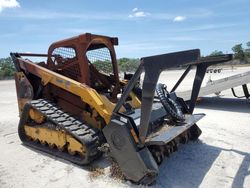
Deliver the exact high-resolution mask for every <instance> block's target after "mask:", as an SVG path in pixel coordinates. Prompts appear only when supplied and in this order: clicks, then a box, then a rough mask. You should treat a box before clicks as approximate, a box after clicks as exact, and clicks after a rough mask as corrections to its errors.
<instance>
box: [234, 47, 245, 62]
mask: <svg viewBox="0 0 250 188" xmlns="http://www.w3.org/2000/svg"><path fill="white" fill-rule="evenodd" d="M232 50H233V52H234V58H235V59H239V60H245V53H244V48H243V47H242V44H236V45H235V46H234V47H233V48H232Z"/></svg>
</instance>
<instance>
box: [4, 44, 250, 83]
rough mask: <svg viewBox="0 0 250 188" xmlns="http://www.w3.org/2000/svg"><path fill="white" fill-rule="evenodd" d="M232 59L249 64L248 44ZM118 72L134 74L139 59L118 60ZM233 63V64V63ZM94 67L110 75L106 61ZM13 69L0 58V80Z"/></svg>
mask: <svg viewBox="0 0 250 188" xmlns="http://www.w3.org/2000/svg"><path fill="white" fill-rule="evenodd" d="M232 51H233V58H234V60H237V63H236V64H247V63H250V42H247V43H246V44H245V45H243V44H236V45H235V46H233V47H232ZM223 54H224V53H223V52H222V51H218V50H215V51H213V52H212V53H211V54H210V55H209V56H215V55H223ZM117 62H118V67H119V71H120V72H134V71H135V70H136V69H137V67H138V66H139V63H140V59H137V58H126V57H124V58H120V59H118V60H117ZM234 63H235V62H234ZM94 65H95V66H96V68H97V69H98V70H102V71H103V72H106V73H110V72H112V65H111V63H110V62H108V61H96V62H94ZM14 73H15V67H14V64H13V63H12V60H11V58H10V57H7V58H0V79H10V78H13V75H14Z"/></svg>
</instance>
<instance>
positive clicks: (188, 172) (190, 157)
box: [153, 141, 250, 188]
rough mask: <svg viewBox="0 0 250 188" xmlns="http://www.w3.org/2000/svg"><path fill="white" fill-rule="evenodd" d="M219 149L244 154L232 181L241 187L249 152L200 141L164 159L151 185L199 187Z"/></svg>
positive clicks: (249, 156)
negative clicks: (153, 183) (154, 181)
mask: <svg viewBox="0 0 250 188" xmlns="http://www.w3.org/2000/svg"><path fill="white" fill-rule="evenodd" d="M221 151H228V152H236V153H238V154H241V155H243V156H244V160H243V162H242V164H241V166H240V168H239V170H238V171H237V174H236V175H235V177H234V180H233V183H232V187H234V188H236V187H243V183H244V179H245V177H246V176H247V175H249V174H250V172H249V170H248V169H249V167H250V154H249V153H246V152H241V151H237V150H227V149H224V148H219V147H214V146H211V145H207V144H205V143H202V142H201V141H198V142H194V143H190V144H187V145H185V146H183V147H181V148H180V150H179V151H178V152H176V153H174V154H173V155H172V156H171V157H170V158H169V159H167V160H165V161H164V162H163V164H161V166H160V174H159V176H158V178H157V182H156V184H155V185H154V186H153V187H157V188H158V187H159V188H160V187H162V188H163V187H168V188H174V187H187V188H188V187H190V188H191V187H192V188H196V187H199V186H200V184H201V183H202V181H203V179H204V177H205V176H206V174H207V172H208V171H209V169H210V168H211V167H212V165H213V163H214V161H215V160H216V158H217V157H218V156H219V154H220V153H221Z"/></svg>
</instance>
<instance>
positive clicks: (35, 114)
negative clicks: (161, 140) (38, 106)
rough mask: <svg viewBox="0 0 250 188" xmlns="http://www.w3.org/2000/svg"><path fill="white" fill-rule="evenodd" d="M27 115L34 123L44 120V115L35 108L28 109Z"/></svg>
mask: <svg viewBox="0 0 250 188" xmlns="http://www.w3.org/2000/svg"><path fill="white" fill-rule="evenodd" d="M29 116H30V118H31V119H32V120H34V121H35V122H36V123H42V122H43V121H44V120H45V117H44V116H43V115H42V114H41V113H40V112H38V111H37V110H35V109H30V110H29Z"/></svg>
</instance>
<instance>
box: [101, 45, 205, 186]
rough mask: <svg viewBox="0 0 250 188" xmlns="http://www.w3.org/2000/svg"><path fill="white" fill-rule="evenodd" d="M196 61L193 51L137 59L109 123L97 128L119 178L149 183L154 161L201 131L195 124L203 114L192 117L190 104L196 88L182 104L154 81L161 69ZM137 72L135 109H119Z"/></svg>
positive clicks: (196, 82)
mask: <svg viewBox="0 0 250 188" xmlns="http://www.w3.org/2000/svg"><path fill="white" fill-rule="evenodd" d="M198 59H199V50H190V51H183V52H177V53H171V54H164V55H159V56H152V57H146V58H142V59H141V64H140V66H139V68H138V70H137V71H136V72H135V74H134V76H133V77H132V78H131V80H130V82H129V84H128V85H127V87H126V89H125V91H124V93H123V95H122V96H121V98H120V100H119V101H118V103H117V105H116V107H115V109H114V111H113V116H112V118H111V121H110V123H109V125H108V126H106V127H105V128H104V129H103V133H104V136H105V138H106V140H107V143H108V144H109V146H110V151H111V155H112V157H113V158H114V159H115V160H116V161H117V163H118V164H119V166H120V168H121V170H122V172H123V174H124V176H125V178H127V179H129V180H131V181H133V182H137V183H141V184H151V183H152V182H154V181H155V179H156V177H157V175H158V173H159V169H158V165H159V164H160V163H161V162H162V160H163V159H164V158H165V157H166V156H167V157H168V156H169V155H170V154H171V153H172V152H174V151H176V150H177V148H178V146H179V145H180V144H184V143H187V142H188V141H189V140H196V139H198V137H199V135H200V134H201V130H200V129H199V127H198V126H197V125H196V122H197V121H199V120H200V119H201V118H202V117H203V116H204V114H194V115H192V111H193V109H191V108H190V107H193V106H194V105H193V103H195V101H196V98H197V96H196V95H197V92H193V94H192V95H193V98H194V99H193V100H192V101H190V105H189V106H188V105H187V104H186V103H185V102H184V100H183V99H181V98H178V97H177V96H176V95H175V92H168V91H167V89H166V86H165V85H164V84H157V81H158V78H159V75H160V73H161V72H162V71H163V70H165V69H167V68H170V67H177V66H180V65H183V64H187V63H190V62H197V60H198ZM143 71H144V72H145V76H144V80H143V84H142V97H141V102H142V104H141V108H140V109H133V110H130V111H129V110H127V111H126V112H123V113H121V112H120V108H121V107H122V106H123V105H124V104H125V103H126V102H125V101H126V98H127V97H128V96H129V93H130V92H131V91H132V90H133V88H134V86H135V83H136V81H137V80H138V78H139V77H140V75H141V73H142V72H143ZM199 84H201V82H200V80H199V79H195V80H194V86H195V87H199ZM155 91H156V93H157V96H155ZM195 96H196V97H195Z"/></svg>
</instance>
